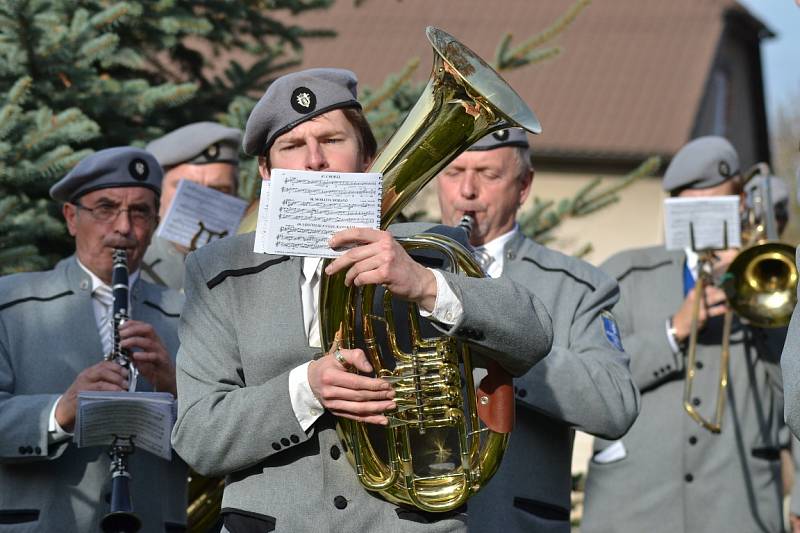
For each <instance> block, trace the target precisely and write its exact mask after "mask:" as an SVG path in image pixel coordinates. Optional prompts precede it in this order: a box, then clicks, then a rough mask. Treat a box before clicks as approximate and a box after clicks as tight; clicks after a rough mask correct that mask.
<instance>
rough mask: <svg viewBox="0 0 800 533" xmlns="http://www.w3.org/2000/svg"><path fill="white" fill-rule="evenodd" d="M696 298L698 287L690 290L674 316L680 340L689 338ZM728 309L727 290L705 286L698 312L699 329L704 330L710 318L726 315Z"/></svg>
mask: <svg viewBox="0 0 800 533" xmlns="http://www.w3.org/2000/svg"><path fill="white" fill-rule="evenodd" d="M696 298H697V291H696V289H692V290H690V291H689V294H687V295H686V299H684V300H683V304H681V308H680V309H678V312H677V313H675V314H674V315H673V317H672V327H673V328H675V338H676V339H677V340H678V342H683V341H685V340H686V339H687V338H689V334H690V333H691V327H692V314H693V313H694V302H695V299H696ZM727 310H728V304H727V301H726V297H725V292H724V291H723V290H722V289H720V288H718V287H713V286H708V285H707V286H705V290H704V297H703V301H701V302H700V312H699V313H698V314H697V330H698V331H700V330H702V329H703V328H704V327H705V325H706V322H707V321H708V319H709V318H711V317H715V316H721V315H724V314H725V312H726V311H727Z"/></svg>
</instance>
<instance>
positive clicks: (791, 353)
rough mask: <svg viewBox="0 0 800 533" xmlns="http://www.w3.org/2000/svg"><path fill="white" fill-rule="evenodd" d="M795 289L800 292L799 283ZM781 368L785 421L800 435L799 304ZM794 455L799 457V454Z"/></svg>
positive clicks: (787, 338) (798, 262) (787, 339)
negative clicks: (784, 396) (784, 392)
mask: <svg viewBox="0 0 800 533" xmlns="http://www.w3.org/2000/svg"><path fill="white" fill-rule="evenodd" d="M797 264H798V265H800V253H798V255H797ZM797 291H798V294H800V285H798V287H797ZM781 368H783V375H784V377H785V379H784V387H785V389H786V423H787V424H789V427H790V428H791V429H792V433H794V434H795V435H796V436H798V437H800V306H796V307H795V308H794V312H793V313H792V321H791V323H790V324H789V333H788V335H787V337H786V345H785V346H784V347H783V355H782V356H781ZM796 455H797V456H798V457H800V454H796ZM798 510H800V509H798Z"/></svg>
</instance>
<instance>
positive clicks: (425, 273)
mask: <svg viewBox="0 0 800 533" xmlns="http://www.w3.org/2000/svg"><path fill="white" fill-rule="evenodd" d="M243 146H244V150H245V152H246V153H248V154H251V155H254V156H258V157H259V169H260V172H261V175H262V177H263V178H264V179H269V177H270V171H271V169H273V168H286V169H295V170H311V171H326V170H327V171H338V172H363V171H364V170H365V169H366V168H367V166H368V164H369V163H370V161H371V160H372V158H373V156H374V154H375V149H376V146H375V140H374V137H373V135H372V133H371V131H370V128H369V125H368V124H367V122H366V120H365V118H364V115H363V113H362V111H361V108H360V105H359V104H358V102H357V100H356V78H355V76H354V75H353V73H352V72H349V71H346V70H341V69H330V68H325V69H311V70H306V71H302V72H296V73H292V74H288V75H286V76H283V77H281V78H279V79H277V80H276V81H275V82H273V83H272V85H270V87H269V89H268V90H267V91H266V93H265V94H264V96H263V97H262V98H261V100H260V101H259V102H258V104H257V105H256V107H255V108H254V110H253V112H252V113H251V115H250V118H249V120H248V122H247V128H246V131H245V135H244V141H243ZM418 228H419V225H414V229H416V230H418ZM392 230H393V231H392V233H390V232H388V231H380V230H372V229H360V228H359V229H347V230H343V231H341V232H339V233H337V234H335V235H334V236H333V238H332V239H331V241H330V245H331V247H334V248H339V247H352V248H351V249H349V250H348V251H347V252H346V253H345V254H343V255H342V256H340V257H339V258H338V259H336V260H335V261H334V262H333V263H331V264H330V265H329V266H328V268H327V271H326V273H327V274H334V273H336V272H339V271H346V272H347V283H350V284H353V285H356V286H359V285H364V284H382V285H383V286H385V287H386V288H387V289H389V290H391V291H392V292H393V293H394V295H395V296H397V297H399V298H402V299H404V300H407V301H411V302H415V303H417V304H418V305H419V306H420V308H421V309H422V310H423V312H427V313H428V314H430V316H431V319H432V320H433V321H434V323H436V324H438V325H439V328H440V329H442V330H444V331H445V332H447V333H448V334H449V335H453V336H456V337H459V338H461V339H464V340H466V341H468V342H470V343H472V344H474V345H477V346H479V347H482V348H484V349H485V350H486V351H487V352H489V353H492V354H496V355H495V357H496V358H497V361H498V362H499V363H500V364H501V365H502V366H503V367H504V368H505V369H506V370H508V371H510V372H511V373H513V374H520V373H522V372H525V371H526V370H527V369H528V368H530V367H531V365H533V364H534V363H535V362H536V361H538V360H540V359H541V358H542V357H544V356H545V355H546V354H547V352H548V351H549V349H550V345H551V341H552V330H551V328H550V319H549V316H548V315H547V313H546V311H545V310H544V307H543V306H542V304H541V302H539V301H538V299H537V298H536V297H535V296H533V295H532V294H530V293H529V292H528V291H527V290H525V289H524V288H522V287H520V286H517V285H515V284H513V283H511V282H508V281H504V280H492V279H475V278H465V277H460V276H454V275H449V273H443V272H440V271H438V270H435V269H429V268H425V267H423V266H421V265H420V264H418V263H416V262H414V261H413V260H412V259H411V258H410V257H409V255H408V254H407V253H406V252H405V250H404V249H403V248H402V247H401V246H400V245H399V244H398V242H397V241H396V240H395V235H399V236H402V235H404V234H406V233H408V231H409V230H408V228H405V227H404V225H397V226H394V227H392ZM253 243H254V234H252V233H251V234H246V235H241V236H236V237H233V238H226V239H222V240H220V241H216V242H213V243H211V244H209V245H207V246H205V247H203V248H202V249H200V250H198V251H197V252H194V253H192V254H190V255H189V256H188V258H187V261H186V286H185V287H186V296H187V304H186V307H185V308H184V312H183V315H182V329H181V339H182V347H181V351H180V353H179V356H178V371H177V373H178V389H179V391H180V395H181V403H180V405H179V413H178V421H177V423H176V426H175V429H174V432H173V445H174V446H175V449H176V450H177V451H178V453H180V455H181V456H182V457H183V458H184V459H186V460H187V462H188V463H189V464H190V465H191V466H192V467H193V468H195V469H196V470H197V471H198V472H199V473H201V474H204V475H226V476H227V485H226V488H225V495H224V498H223V515H224V523H225V528H226V529H227V530H228V531H240V530H241V531H244V530H249V529H247V528H248V527H251V528H260V529H259V530H262V531H273V530H274V531H455V530H464V529H465V528H466V518H465V515H464V513H463V508H459V509H456V510H455V511H451V512H447V513H441V514H431V513H424V512H419V511H418V510H416V509H409V508H404V507H400V506H398V505H394V504H391V503H388V502H387V501H384V500H382V499H380V498H378V497H376V496H375V495H373V494H371V493H369V492H367V491H366V490H365V489H364V488H362V486H361V485H360V484H359V482H358V480H357V476H356V474H355V472H354V471H353V469H352V468H351V466H350V465H349V464H348V463H347V461H346V460H345V458H344V456H343V452H345V451H346V450H343V448H342V443H341V442H340V440H339V438H338V437H337V434H336V432H335V429H334V426H335V417H345V418H348V419H352V420H357V421H362V422H367V423H371V424H378V425H385V424H387V422H388V419H387V417H386V415H385V414H384V413H385V412H386V411H387V410H391V409H393V408H395V402H394V400H393V398H394V391H393V389H392V387H391V386H390V384H389V383H387V382H386V381H384V380H381V379H377V378H372V377H368V376H365V375H359V374H355V373H351V372H347V370H348V369H349V368H355V369H357V370H358V371H359V372H362V373H367V374H368V373H369V372H370V371H371V370H372V369H371V366H370V364H369V363H368V361H367V359H366V357H365V355H364V353H363V352H362V351H361V350H359V349H341V350H338V349H331V347H330V346H323V347H320V345H319V344H320V340H319V326H318V325H317V324H318V322H317V320H318V317H317V313H318V311H319V310H318V309H317V301H318V297H317V294H318V293H319V279H320V274H321V262H320V260H318V259H312V258H305V259H303V258H300V257H287V256H270V255H258V254H255V253H253V251H252V250H253ZM508 302H514V305H508ZM520 324H524V325H525V327H520ZM320 348H321V349H322V350H323V351H326V352H327V353H325V354H324V355H323V356H321V357H318V358H316V359H314V354H315V352H319V351H320ZM504 354H509V355H504Z"/></svg>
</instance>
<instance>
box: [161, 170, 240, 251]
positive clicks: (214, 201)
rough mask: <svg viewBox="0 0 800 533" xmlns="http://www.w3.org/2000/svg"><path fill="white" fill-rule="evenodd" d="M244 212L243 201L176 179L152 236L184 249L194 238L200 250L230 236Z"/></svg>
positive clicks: (189, 245) (234, 231)
mask: <svg viewBox="0 0 800 533" xmlns="http://www.w3.org/2000/svg"><path fill="white" fill-rule="evenodd" d="M246 209H247V202H246V201H244V200H242V199H241V198H238V197H236V196H231V195H229V194H225V193H222V192H220V191H217V190H214V189H211V188H208V187H203V186H202V185H200V184H199V183H195V182H193V181H189V180H180V181H179V182H178V189H177V190H176V191H175V196H174V197H173V198H172V203H171V204H170V206H169V209H168V210H167V214H166V216H165V217H164V220H163V221H162V222H161V224H160V225H159V227H158V231H156V235H158V236H159V237H163V238H164V239H167V240H169V241H172V242H174V243H177V244H180V245H181V246H185V247H187V248H189V247H191V245H192V240H193V239H195V237H196V242H195V247H196V248H200V247H201V246H203V245H204V244H208V243H209V242H211V241H213V240H216V239H220V238H222V237H226V236H228V235H234V234H235V233H236V230H237V229H239V223H240V222H241V221H242V217H243V216H244V212H245V210H246ZM201 223H202V226H201Z"/></svg>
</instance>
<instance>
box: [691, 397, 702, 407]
mask: <svg viewBox="0 0 800 533" xmlns="http://www.w3.org/2000/svg"><path fill="white" fill-rule="evenodd" d="M700 403H701V402H700V398H694V399H692V405H694V406H695V407H697V406H698V405H700Z"/></svg>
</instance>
